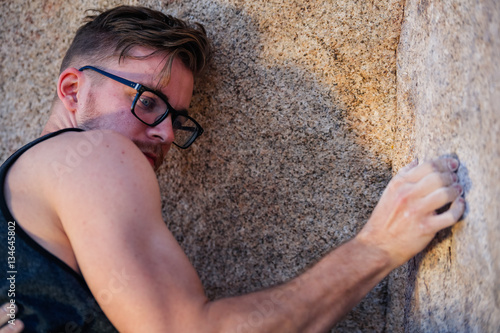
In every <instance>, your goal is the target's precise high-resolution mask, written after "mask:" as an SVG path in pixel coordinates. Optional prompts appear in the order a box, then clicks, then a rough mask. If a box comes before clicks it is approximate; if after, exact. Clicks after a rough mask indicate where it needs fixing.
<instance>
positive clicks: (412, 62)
mask: <svg viewBox="0 0 500 333" xmlns="http://www.w3.org/2000/svg"><path fill="white" fill-rule="evenodd" d="M499 61H500V2H498V1H497V0H482V1H453V0H439V1H437V0H436V1H434V0H428V1H420V0H408V1H407V3H406V5H405V18H404V23H403V28H402V33H401V39H400V44H399V48H398V62H397V65H398V72H397V80H398V85H397V87H398V99H397V100H398V121H397V125H396V127H397V128H401V131H400V132H401V133H403V134H404V135H401V136H399V139H398V142H399V144H397V149H396V150H397V152H396V156H400V157H401V156H402V157H404V156H418V157H419V158H420V159H421V160H424V159H429V158H434V157H437V156H441V155H447V154H452V155H456V156H458V158H459V159H460V162H461V167H460V169H459V171H458V173H459V176H460V178H461V183H462V185H463V186H464V188H465V198H466V200H467V209H466V213H465V217H464V219H463V221H462V222H460V223H458V224H457V225H455V226H454V227H452V228H450V229H447V230H445V231H443V232H441V233H439V234H438V237H437V238H436V239H435V241H433V242H432V243H431V245H430V246H429V247H428V249H427V250H426V251H424V252H423V253H422V254H421V255H418V256H417V257H416V258H415V259H414V260H412V261H411V262H410V265H409V267H408V271H407V273H408V274H407V275H406V276H404V278H403V279H401V276H399V277H398V278H399V280H398V279H397V278H395V279H394V280H393V281H391V282H395V283H394V284H392V283H391V288H390V291H391V292H390V295H391V296H395V295H396V293H397V292H398V291H401V290H402V289H403V288H404V287H405V288H406V289H405V292H406V296H405V297H403V298H401V297H399V298H398V297H396V296H395V297H394V298H395V299H397V300H398V301H401V302H402V304H403V308H404V325H403V326H404V331H405V332H498V331H499V330H500V242H499V241H498V240H499V238H500V209H499V203H498V200H499V198H500V186H499V185H500V171H499V165H500V143H499V139H500V138H499V133H500V109H499V108H500V65H499ZM405 141H406V143H407V144H404V143H405ZM394 164H395V167H397V162H396V159H395V162H394ZM398 281H399V282H398ZM402 287H403V288H402ZM403 300H404V301H403ZM395 303H397V302H395ZM399 304H400V305H401V303H399ZM397 310H398V306H394V307H393V308H392V309H391V310H390V311H389V314H390V316H391V313H393V312H392V311H395V313H396V312H397ZM399 310H401V308H399ZM395 316H396V317H397V318H400V313H399V314H396V315H395Z"/></svg>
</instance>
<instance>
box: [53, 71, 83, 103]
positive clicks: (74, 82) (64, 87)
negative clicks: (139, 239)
mask: <svg viewBox="0 0 500 333" xmlns="http://www.w3.org/2000/svg"><path fill="white" fill-rule="evenodd" d="M83 80H84V76H83V75H82V72H80V71H79V70H78V69H76V68H74V67H70V68H66V69H65V70H64V72H62V73H61V75H59V80H58V81H57V95H58V96H59V99H60V100H61V102H62V103H63V104H64V106H65V108H66V109H67V110H68V111H70V112H75V111H76V109H77V108H78V97H79V92H80V90H81V88H82V83H83Z"/></svg>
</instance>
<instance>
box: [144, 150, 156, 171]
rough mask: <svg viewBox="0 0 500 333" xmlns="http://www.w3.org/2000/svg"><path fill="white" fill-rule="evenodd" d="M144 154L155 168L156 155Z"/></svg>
mask: <svg viewBox="0 0 500 333" xmlns="http://www.w3.org/2000/svg"><path fill="white" fill-rule="evenodd" d="M143 154H144V156H146V158H147V159H148V161H149V163H150V164H151V166H152V167H153V168H154V167H155V164H156V155H155V154H152V153H143Z"/></svg>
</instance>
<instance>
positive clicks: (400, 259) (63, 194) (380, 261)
mask: <svg viewBox="0 0 500 333" xmlns="http://www.w3.org/2000/svg"><path fill="white" fill-rule="evenodd" d="M68 144H71V142H70V140H68ZM447 163H448V161H445V160H443V161H441V162H436V163H434V164H424V165H421V166H418V167H415V168H413V169H410V168H408V170H405V171H404V172H403V173H402V174H401V175H399V176H397V177H396V178H395V179H394V180H393V181H391V184H390V185H389V187H388V189H387V190H386V191H385V192H384V194H383V196H382V199H381V201H380V203H379V205H378V206H377V208H376V209H375V211H374V214H373V216H372V217H371V218H370V220H369V222H368V223H367V225H366V226H365V228H364V229H363V230H362V231H361V233H360V234H359V235H358V236H357V237H356V238H354V239H353V240H351V241H350V242H348V243H346V244H344V245H343V246H341V247H339V248H338V249H336V250H335V251H332V252H331V253H330V254H328V255H327V256H326V257H325V258H323V259H322V260H321V261H320V262H318V263H317V264H316V265H315V266H314V267H313V268H312V269H310V270H309V271H307V272H306V273H304V274H303V275H301V276H300V277H297V278H296V279H294V280H292V281H290V282H289V283H286V284H284V285H281V286H277V287H275V288H271V289H268V290H264V291H261V292H257V293H252V294H248V295H245V296H241V297H234V298H227V299H222V300H218V301H215V302H208V300H207V299H206V297H205V294H204V291H203V288H202V285H201V283H200V281H199V278H198V276H197V274H196V272H195V271H194V269H193V267H192V266H191V264H190V263H189V260H188V259H187V257H186V256H185V254H184V253H183V251H182V249H181V248H180V247H179V245H178V244H177V242H176V241H175V239H174V237H173V236H172V234H171V233H170V231H169V230H168V229H167V228H166V226H165V224H164V222H163V221H162V217H161V200H160V193H159V189H158V184H157V181H156V178H155V175H154V173H153V171H152V170H151V167H150V166H149V164H148V163H147V161H146V159H145V158H144V157H143V156H142V155H141V153H140V152H139V151H138V150H137V149H136V148H135V146H134V145H133V144H132V143H131V142H129V141H128V140H127V139H125V138H122V137H119V136H118V135H116V134H113V135H105V137H104V140H103V142H102V144H100V145H99V146H98V147H96V149H95V151H93V152H92V154H91V155H89V156H88V157H87V158H86V159H84V160H83V161H82V163H81V165H79V166H78V167H77V168H76V169H75V170H74V172H71V173H68V174H66V175H65V176H64V177H61V178H59V179H58V180H57V184H56V186H55V191H54V196H53V197H51V200H52V205H53V207H54V210H55V211H56V213H57V216H59V218H60V220H61V222H62V224H63V227H64V230H65V232H66V234H67V235H68V238H69V239H70V242H71V244H72V247H73V250H74V253H75V256H76V258H77V261H78V265H79V267H80V269H81V272H82V274H83V276H84V277H85V279H86V281H87V283H88V285H89V287H90V289H91V291H92V293H93V294H94V296H95V297H96V299H97V301H98V302H99V304H100V305H101V307H102V308H103V310H104V312H105V313H106V315H107V316H108V317H109V318H110V320H111V321H112V323H113V324H114V325H115V326H116V327H117V328H118V329H119V330H120V331H123V332H136V331H148V332H164V331H168V332H188V331H189V332H253V331H255V332H321V331H325V330H327V329H328V328H329V327H331V326H332V325H334V324H335V322H337V321H338V320H339V319H340V318H341V317H342V316H343V315H344V314H345V313H346V312H348V311H349V310H350V309H351V308H352V307H353V306H354V305H355V304H356V303H357V302H359V300H360V299H361V298H362V297H364V296H365V295H366V293H367V292H368V291H369V290H370V289H371V288H373V286H375V285H376V284H377V283H378V282H379V281H380V280H381V279H382V278H383V277H384V276H386V275H387V274H388V273H389V272H390V271H391V270H392V269H394V268H395V267H397V266H398V265H400V264H402V263H404V262H405V261H406V260H408V259H409V258H411V257H412V256H414V255H415V254H416V253H417V252H419V251H420V250H422V249H423V248H424V247H425V246H426V244H427V243H428V242H429V241H430V240H431V239H432V237H433V236H434V234H435V233H436V232H437V231H438V230H440V229H441V228H444V227H446V226H449V225H452V224H453V223H455V222H456V221H457V220H458V218H459V216H460V215H461V214H462V212H463V203H461V201H460V200H459V199H457V197H458V192H457V191H456V190H455V189H454V188H452V187H449V185H450V184H451V183H452V182H453V180H454V179H453V178H452V172H451V171H450V169H449V168H448V167H447ZM138 175H140V176H138ZM451 201H454V203H453V205H452V208H451V209H450V211H448V212H447V213H444V214H442V215H434V210H435V209H437V208H439V207H441V206H442V205H444V204H446V203H447V202H451ZM408 242H410V244H412V246H408ZM116 274H121V275H122V277H123V278H122V279H121V285H116V278H115V277H116Z"/></svg>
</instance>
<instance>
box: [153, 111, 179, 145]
mask: <svg viewBox="0 0 500 333" xmlns="http://www.w3.org/2000/svg"><path fill="white" fill-rule="evenodd" d="M146 131H147V135H148V136H149V137H150V138H151V139H153V140H154V141H160V143H162V144H171V143H172V142H174V140H175V135H174V129H173V127H172V115H170V114H169V115H168V116H167V118H165V119H164V120H163V121H162V122H161V123H159V124H158V125H156V126H154V127H151V126H148V128H147V130H146Z"/></svg>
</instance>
